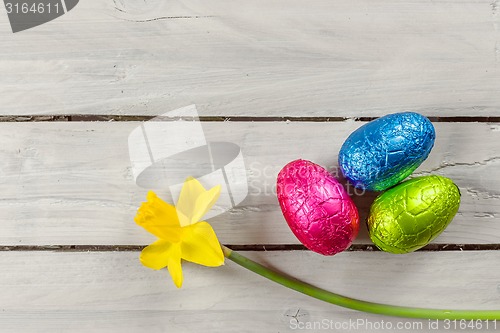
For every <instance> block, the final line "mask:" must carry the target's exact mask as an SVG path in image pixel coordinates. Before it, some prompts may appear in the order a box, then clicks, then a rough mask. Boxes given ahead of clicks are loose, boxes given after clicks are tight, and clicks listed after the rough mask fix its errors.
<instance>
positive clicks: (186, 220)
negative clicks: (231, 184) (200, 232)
mask: <svg viewBox="0 0 500 333" xmlns="http://www.w3.org/2000/svg"><path fill="white" fill-rule="evenodd" d="M219 195H220V185H217V186H214V187H213V188H211V189H210V190H209V191H207V190H205V188H204V187H203V185H201V183H200V182H199V181H198V180H197V179H196V178H193V177H189V178H187V179H186V181H185V182H184V185H183V186H182V189H181V193H180V195H179V200H178V201H177V205H176V208H177V212H178V216H179V221H180V225H181V226H182V227H185V226H187V225H190V224H194V223H196V222H199V221H200V220H201V218H202V217H203V215H205V214H206V213H207V212H208V210H209V209H210V208H211V207H212V206H213V205H214V204H215V202H216V201H217V199H218V198H219Z"/></svg>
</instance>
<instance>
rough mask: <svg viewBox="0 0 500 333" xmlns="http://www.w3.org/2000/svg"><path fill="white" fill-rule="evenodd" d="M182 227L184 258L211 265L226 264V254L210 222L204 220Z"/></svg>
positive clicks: (182, 252)
mask: <svg viewBox="0 0 500 333" xmlns="http://www.w3.org/2000/svg"><path fill="white" fill-rule="evenodd" d="M182 229H183V233H182V242H181V255H182V259H185V260H187V261H191V262H194V263H196V264H199V265H204V266H210V267H216V266H220V265H223V264H224V254H223V253H222V249H221V246H220V243H219V240H218V239H217V236H216V235H215V232H214V229H212V226H210V224H208V223H207V222H204V221H203V222H198V223H195V224H192V225H190V226H187V227H184V228H182Z"/></svg>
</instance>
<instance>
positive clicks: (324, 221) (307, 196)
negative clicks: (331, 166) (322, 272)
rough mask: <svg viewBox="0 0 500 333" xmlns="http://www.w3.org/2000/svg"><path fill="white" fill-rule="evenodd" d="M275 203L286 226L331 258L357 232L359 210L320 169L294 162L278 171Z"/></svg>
mask: <svg viewBox="0 0 500 333" xmlns="http://www.w3.org/2000/svg"><path fill="white" fill-rule="evenodd" d="M277 195H278V201H279V204H280V206H281V210H282V212H283V216H284V217H285V220H286V222H287V223H288V226H289V227H290V229H291V230H292V232H293V233H294V234H295V236H296V237H297V238H298V239H299V241H300V242H301V243H302V244H304V245H305V246H306V247H307V248H308V249H310V250H311V251H314V252H317V253H320V254H323V255H334V254H336V253H339V252H342V251H344V250H345V249H347V248H348V247H349V246H350V245H351V243H352V241H353V240H354V238H356V236H357V235H358V231H359V215H358V210H357V208H356V206H355V205H354V203H353V202H352V200H351V198H350V197H349V195H348V194H347V192H346V191H345V189H344V187H343V186H342V185H341V184H340V183H339V182H338V180H337V179H335V177H333V176H332V175H331V174H330V173H328V171H326V170H325V169H324V168H322V167H321V166H319V165H317V164H314V163H312V162H310V161H306V160H296V161H292V162H290V163H288V164H287V165H285V166H284V167H283V169H281V171H280V173H279V174H278V180H277Z"/></svg>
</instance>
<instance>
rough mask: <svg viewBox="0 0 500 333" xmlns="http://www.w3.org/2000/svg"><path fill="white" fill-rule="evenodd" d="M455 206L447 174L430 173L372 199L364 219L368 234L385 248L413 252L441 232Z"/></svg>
mask: <svg viewBox="0 0 500 333" xmlns="http://www.w3.org/2000/svg"><path fill="white" fill-rule="evenodd" d="M459 206H460V191H459V189H458V187H457V186H456V185H455V184H454V183H453V182H452V181H451V179H449V178H446V177H442V176H434V175H433V176H424V177H418V178H414V179H411V180H408V181H405V182H403V183H400V184H399V185H396V186H394V187H392V188H390V189H389V190H387V191H385V192H384V193H382V194H380V195H379V196H378V197H377V198H376V199H375V201H374V202H373V204H372V206H371V208H370V215H369V217H368V222H367V223H368V231H369V233H370V238H371V240H372V241H373V243H375V245H376V246H377V247H378V248H379V249H381V250H383V251H386V252H391V253H408V252H413V251H415V250H418V249H420V248H421V247H424V246H425V245H427V244H428V243H429V242H431V241H432V240H433V239H434V238H436V237H437V236H438V235H439V234H440V233H441V232H443V230H444V229H446V227H447V226H448V224H449V223H450V222H451V220H452V219H453V217H454V216H455V214H456V213H457V211H458V207H459Z"/></svg>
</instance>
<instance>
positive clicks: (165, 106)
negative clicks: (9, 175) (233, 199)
mask: <svg viewBox="0 0 500 333" xmlns="http://www.w3.org/2000/svg"><path fill="white" fill-rule="evenodd" d="M0 15H1V16H2V17H3V18H4V19H3V20H1V22H0V35H1V38H0V49H1V50H2V52H1V54H0V71H1V73H2V75H1V77H0V105H2V108H1V110H0V113H1V114H28V115H31V114H75V113H85V114H148V115H157V114H162V113H164V112H166V111H168V110H172V109H175V108H178V107H181V106H184V105H187V104H191V103H196V104H198V105H199V110H200V113H201V114H202V115H224V116H226V115H247V116H254V115H259V116H272V115H274V116H304V115H307V116H349V117H350V116H355V117H356V116H375V115H384V114H386V113H388V112H397V111H402V110H413V111H418V112H421V113H424V114H426V115H434V116H444V115H447V116H454V115H464V116H476V115H494V116H499V115H500V94H499V93H498V92H499V91H500V80H498V77H499V76H500V66H499V60H500V31H499V26H500V14H499V12H498V6H496V5H494V4H492V2H491V0H481V1H472V0H462V1H418V2H415V1H393V0H377V1H368V0H356V1H349V2H342V1H328V0H319V1H314V3H310V2H308V1H304V0H292V1H286V2H285V1H279V0H272V1H269V0H258V1H250V2H248V1H223V0H217V1H210V2H206V1H199V0H176V1H168V2H164V1H161V0H154V1H147V2H135V1H127V0H120V1H111V0H108V1H85V2H83V1H82V2H80V3H79V4H78V6H77V7H75V8H74V9H73V10H72V11H71V12H70V13H68V14H66V15H64V16H62V17H60V18H58V19H57V20H54V21H53V22H50V23H48V24H44V25H42V26H39V27H36V28H34V29H31V30H27V31H23V32H21V33H16V34H12V33H11V31H10V27H9V25H8V23H7V19H6V13H5V9H4V8H3V7H1V8H0Z"/></svg>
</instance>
